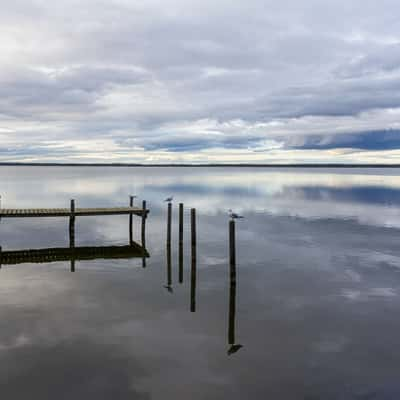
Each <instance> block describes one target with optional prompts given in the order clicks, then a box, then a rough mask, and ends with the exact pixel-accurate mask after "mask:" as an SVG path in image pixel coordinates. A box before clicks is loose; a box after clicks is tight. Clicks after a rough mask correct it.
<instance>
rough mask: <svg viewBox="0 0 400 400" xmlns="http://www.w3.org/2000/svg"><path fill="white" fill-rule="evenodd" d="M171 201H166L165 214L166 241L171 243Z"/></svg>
mask: <svg viewBox="0 0 400 400" xmlns="http://www.w3.org/2000/svg"><path fill="white" fill-rule="evenodd" d="M171 225H172V203H168V215H167V243H171Z"/></svg>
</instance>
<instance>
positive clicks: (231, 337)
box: [228, 220, 236, 345]
mask: <svg viewBox="0 0 400 400" xmlns="http://www.w3.org/2000/svg"><path fill="white" fill-rule="evenodd" d="M229 277H230V279H229V281H230V288H229V328H228V343H229V344H230V345H233V344H235V316H236V249H235V221H234V220H231V221H229Z"/></svg>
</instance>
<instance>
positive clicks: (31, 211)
mask: <svg viewBox="0 0 400 400" xmlns="http://www.w3.org/2000/svg"><path fill="white" fill-rule="evenodd" d="M148 213H149V210H145V209H143V208H138V207H110V208H75V209H74V210H73V211H71V209H70V208H0V218H31V217H71V216H75V217H79V216H95V215H124V214H125V215H127V214H128V215H129V214H133V215H137V216H143V215H144V216H147V214H148Z"/></svg>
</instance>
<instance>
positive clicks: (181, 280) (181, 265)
mask: <svg viewBox="0 0 400 400" xmlns="http://www.w3.org/2000/svg"><path fill="white" fill-rule="evenodd" d="M179 283H183V203H179Z"/></svg>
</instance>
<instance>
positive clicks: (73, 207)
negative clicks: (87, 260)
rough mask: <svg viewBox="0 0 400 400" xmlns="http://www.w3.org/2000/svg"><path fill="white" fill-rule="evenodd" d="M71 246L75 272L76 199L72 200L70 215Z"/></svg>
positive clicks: (72, 267)
mask: <svg viewBox="0 0 400 400" xmlns="http://www.w3.org/2000/svg"><path fill="white" fill-rule="evenodd" d="M69 247H70V249H71V272H75V254H74V253H75V200H71V215H70V217H69Z"/></svg>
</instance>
